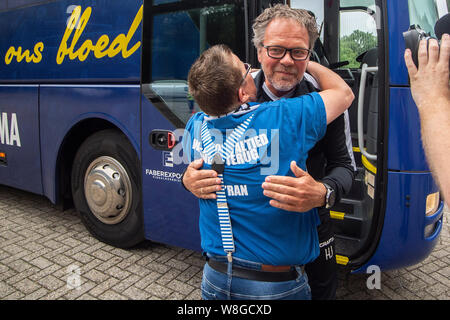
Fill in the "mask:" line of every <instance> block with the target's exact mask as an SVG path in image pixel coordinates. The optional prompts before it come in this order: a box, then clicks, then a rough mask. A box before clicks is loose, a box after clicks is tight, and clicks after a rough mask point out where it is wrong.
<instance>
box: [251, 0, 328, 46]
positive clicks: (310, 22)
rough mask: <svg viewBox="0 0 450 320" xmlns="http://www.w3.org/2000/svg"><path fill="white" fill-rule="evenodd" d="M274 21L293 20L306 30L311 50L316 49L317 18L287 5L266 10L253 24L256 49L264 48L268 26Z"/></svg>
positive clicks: (305, 11) (317, 35) (317, 34)
mask: <svg viewBox="0 0 450 320" xmlns="http://www.w3.org/2000/svg"><path fill="white" fill-rule="evenodd" d="M274 19H292V20H294V21H295V22H297V23H298V24H299V25H301V26H302V27H304V28H306V30H307V32H308V35H309V49H312V48H313V47H314V43H315V42H316V40H317V38H318V37H319V32H318V30H317V29H318V28H317V22H316V19H315V17H314V16H313V15H311V13H309V12H308V11H307V10H304V9H293V8H291V7H289V6H288V5H285V4H277V5H275V6H274V7H270V8H267V9H266V10H264V11H263V13H261V14H260V15H259V16H258V17H257V18H256V19H255V21H254V22H253V33H254V36H253V44H254V45H255V47H256V48H261V47H262V46H263V41H264V37H265V33H266V29H267V26H268V25H269V23H270V22H271V21H272V20H274Z"/></svg>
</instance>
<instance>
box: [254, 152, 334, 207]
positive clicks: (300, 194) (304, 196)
mask: <svg viewBox="0 0 450 320" xmlns="http://www.w3.org/2000/svg"><path fill="white" fill-rule="evenodd" d="M291 170H292V172H293V173H294V175H295V178H294V177H284V176H268V177H267V178H266V181H265V182H264V183H263V184H262V187H263V189H264V195H265V196H267V197H269V198H272V199H273V200H270V205H271V206H273V207H275V208H279V209H283V210H287V211H292V212H305V211H308V210H311V209H313V208H316V207H321V206H323V205H325V197H326V194H327V189H326V188H325V186H324V185H323V184H322V183H320V182H317V181H316V180H314V179H313V177H311V176H310V175H309V174H308V173H307V172H305V171H303V170H302V169H301V168H299V167H298V166H297V163H296V162H295V161H292V162H291Z"/></svg>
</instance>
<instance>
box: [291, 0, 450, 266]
mask: <svg viewBox="0 0 450 320" xmlns="http://www.w3.org/2000/svg"><path fill="white" fill-rule="evenodd" d="M441 2H442V3H441ZM439 3H441V4H440V5H439ZM291 6H295V7H298V8H305V9H309V10H311V11H312V12H313V13H314V14H315V15H316V17H317V18H318V22H319V26H320V28H321V36H320V39H319V40H318V43H317V44H316V46H315V48H314V49H315V54H314V55H313V58H312V59H315V60H316V61H319V62H320V63H322V64H324V65H326V66H328V67H329V68H331V69H333V70H334V71H335V72H336V73H338V74H339V75H340V76H341V77H342V78H343V79H344V80H345V81H346V82H347V84H348V85H349V86H350V87H351V88H352V89H353V92H354V94H355V100H354V102H353V104H352V105H351V106H350V108H349V110H348V118H349V120H350V121H349V122H350V123H349V127H350V133H351V141H352V145H353V154H354V159H355V163H356V168H357V173H356V178H355V180H354V183H353V186H352V189H351V191H350V193H349V194H347V195H346V196H345V197H344V198H343V199H342V200H341V202H340V203H338V204H336V205H335V207H333V208H332V210H331V212H330V216H331V219H332V221H333V228H334V232H335V240H336V251H337V252H336V260H337V262H338V263H339V264H341V265H344V266H346V267H348V268H349V269H352V270H355V271H362V272H365V269H364V268H365V267H366V266H368V265H370V264H376V265H378V266H379V267H380V268H382V269H392V268H398V267H402V266H408V265H411V264H414V263H417V262H419V261H421V260H423V259H424V258H425V257H426V256H427V255H428V254H429V253H430V252H431V250H432V248H433V246H434V245H435V243H436V239H437V236H438V235H439V232H440V228H441V227H440V226H441V222H440V221H441V220H442V214H441V212H442V208H441V207H442V205H440V202H439V194H438V193H436V192H437V188H436V186H435V184H434V182H433V179H432V176H431V173H430V171H429V168H428V166H427V164H426V160H425V155H424V152H423V148H422V144H421V140H420V123H419V118H418V113H417V109H416V107H415V105H414V103H413V101H412V98H411V94H410V90H409V88H408V79H407V72H406V67H405V64H404V60H403V53H404V50H405V46H404V41H403V39H402V33H403V32H404V31H406V30H407V29H408V27H409V24H410V22H411V23H419V24H420V23H422V24H426V25H427V26H428V27H429V28H428V29H429V30H427V31H431V29H432V27H430V26H434V23H435V22H436V20H437V19H438V17H439V15H442V14H443V12H444V11H445V12H447V3H446V0H442V1H441V0H429V1H428V0H427V1H423V2H421V1H413V0H399V1H386V0H340V1H320V2H315V3H311V2H310V1H306V0H292V1H291ZM444 7H445V9H446V10H443V9H442V8H444ZM408 13H409V16H408ZM418 20H422V21H418ZM416 21H417V22H416ZM436 199H437V200H436Z"/></svg>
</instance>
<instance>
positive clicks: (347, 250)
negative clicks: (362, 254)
mask: <svg viewBox="0 0 450 320" xmlns="http://www.w3.org/2000/svg"><path fill="white" fill-rule="evenodd" d="M360 247H361V241H360V240H359V239H357V238H351V237H346V236H342V235H335V249H336V257H337V256H344V257H349V256H351V254H353V253H355V252H356V251H358V250H359V248H360Z"/></svg>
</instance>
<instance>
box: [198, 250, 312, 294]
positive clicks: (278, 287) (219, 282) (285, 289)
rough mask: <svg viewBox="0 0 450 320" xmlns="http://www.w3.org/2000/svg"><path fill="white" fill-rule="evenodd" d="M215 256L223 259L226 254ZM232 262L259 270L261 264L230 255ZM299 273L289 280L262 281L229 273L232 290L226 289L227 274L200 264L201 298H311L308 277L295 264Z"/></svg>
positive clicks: (217, 258) (224, 259)
mask: <svg viewBox="0 0 450 320" xmlns="http://www.w3.org/2000/svg"><path fill="white" fill-rule="evenodd" d="M215 260H219V261H223V262H226V261H227V259H226V257H216V258H215ZM233 265H235V266H240V267H245V268H248V269H255V270H260V269H261V264H260V263H256V262H251V261H246V260H242V259H239V258H233ZM296 269H297V273H298V277H297V279H295V280H291V281H282V282H265V281H255V280H248V279H242V278H237V277H232V279H231V290H230V293H229V292H228V275H227V274H226V273H221V272H218V271H216V270H214V269H212V268H211V267H210V266H209V265H208V263H206V264H205V266H204V268H203V279H202V299H203V300H227V299H228V295H229V297H230V299H231V300H311V289H310V287H309V285H308V277H307V276H306V273H305V274H302V271H301V268H300V267H296Z"/></svg>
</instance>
